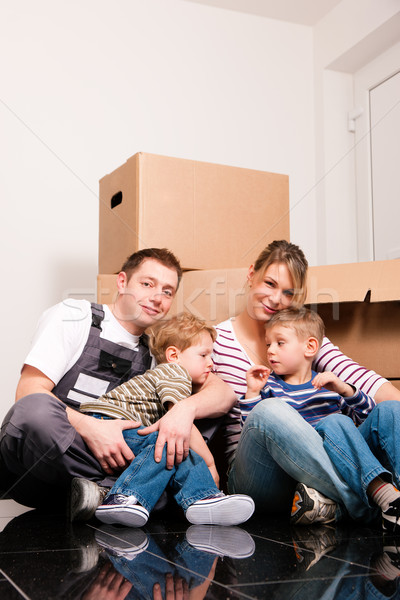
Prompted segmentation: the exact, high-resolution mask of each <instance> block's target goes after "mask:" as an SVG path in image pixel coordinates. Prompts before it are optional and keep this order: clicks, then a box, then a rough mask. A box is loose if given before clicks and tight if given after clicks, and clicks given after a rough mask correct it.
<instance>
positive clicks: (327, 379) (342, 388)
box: [311, 371, 354, 398]
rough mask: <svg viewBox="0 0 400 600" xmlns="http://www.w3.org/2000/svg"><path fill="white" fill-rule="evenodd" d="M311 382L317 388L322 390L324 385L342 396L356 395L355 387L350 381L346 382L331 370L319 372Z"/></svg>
mask: <svg viewBox="0 0 400 600" xmlns="http://www.w3.org/2000/svg"><path fill="white" fill-rule="evenodd" d="M311 383H312V384H313V386H314V387H315V388H316V389H317V390H320V389H321V388H323V387H324V388H326V389H327V390H330V391H331V392H336V394H339V395H340V396H344V397H348V398H349V397H350V396H354V388H353V387H352V386H351V385H349V384H348V383H345V382H344V381H342V380H341V379H339V377H337V376H336V375H335V373H331V371H324V372H323V373H318V375H317V376H316V377H314V379H313V380H312V382H311Z"/></svg>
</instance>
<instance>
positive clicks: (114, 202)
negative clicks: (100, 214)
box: [111, 192, 122, 208]
mask: <svg viewBox="0 0 400 600" xmlns="http://www.w3.org/2000/svg"><path fill="white" fill-rule="evenodd" d="M121 202H122V192H117V193H116V194H114V196H113V197H112V198H111V208H115V207H116V206H118V204H121Z"/></svg>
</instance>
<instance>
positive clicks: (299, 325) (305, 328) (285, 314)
mask: <svg viewBox="0 0 400 600" xmlns="http://www.w3.org/2000/svg"><path fill="white" fill-rule="evenodd" d="M276 325H282V327H289V328H290V329H294V331H295V332H296V335H297V336H298V337H299V338H301V339H307V338H309V337H314V338H316V339H317V340H318V344H319V346H321V344H322V340H323V339H324V335H325V326H324V323H323V321H322V319H321V317H320V316H319V314H317V313H316V312H314V311H313V310H310V309H309V308H305V307H304V306H301V307H299V308H295V307H294V306H292V307H290V308H285V309H283V310H280V311H279V312H277V313H275V314H274V315H273V316H272V317H271V319H270V320H269V321H267V323H266V324H265V331H268V330H269V329H272V327H274V326H276Z"/></svg>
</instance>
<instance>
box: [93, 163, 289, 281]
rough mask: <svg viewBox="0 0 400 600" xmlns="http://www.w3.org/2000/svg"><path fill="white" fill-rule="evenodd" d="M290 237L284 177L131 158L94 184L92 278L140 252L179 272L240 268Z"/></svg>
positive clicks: (118, 266)
mask: <svg viewBox="0 0 400 600" xmlns="http://www.w3.org/2000/svg"><path fill="white" fill-rule="evenodd" d="M275 239H289V179H288V177H287V175H279V174H275V173H266V172H263V171H254V170H251V169H243V168H236V167H228V166H224V165H215V164H211V163H204V162H198V161H193V160H184V159H178V158H169V157H166V156H157V155H154V154H144V153H139V154H135V155H134V156H132V157H131V158H129V159H128V160H127V161H126V163H125V164H123V165H122V166H121V167H119V168H118V169H116V170H115V171H113V172H112V173H110V174H109V175H106V176H105V177H103V178H102V179H101V180H100V232H99V273H115V272H118V270H119V269H120V267H121V265H122V264H123V262H124V261H125V259H126V257H127V256H129V255H130V254H132V252H135V251H136V250H140V249H142V248H149V247H152V246H153V247H157V248H163V247H165V248H169V249H170V250H172V251H173V252H174V253H175V254H176V255H177V256H178V257H179V259H180V261H181V264H182V266H183V268H184V269H190V270H192V269H220V268H232V267H247V266H248V265H249V264H250V263H251V261H252V260H253V259H254V257H255V256H257V255H258V254H259V252H260V251H261V250H262V249H263V248H264V247H265V246H266V245H267V244H268V243H269V242H271V241H272V240H275Z"/></svg>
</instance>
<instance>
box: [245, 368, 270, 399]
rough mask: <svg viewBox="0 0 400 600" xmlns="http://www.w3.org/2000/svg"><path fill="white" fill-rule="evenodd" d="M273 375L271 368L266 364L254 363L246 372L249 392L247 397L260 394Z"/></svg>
mask: <svg viewBox="0 0 400 600" xmlns="http://www.w3.org/2000/svg"><path fill="white" fill-rule="evenodd" d="M270 375H271V369H268V367H266V366H264V365H254V366H253V367H250V369H249V370H248V371H247V373H246V382H247V392H246V395H245V398H246V399H248V398H253V397H254V396H258V395H259V394H260V392H261V390H262V389H263V387H264V386H265V384H266V383H267V380H268V377H269V376H270Z"/></svg>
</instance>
